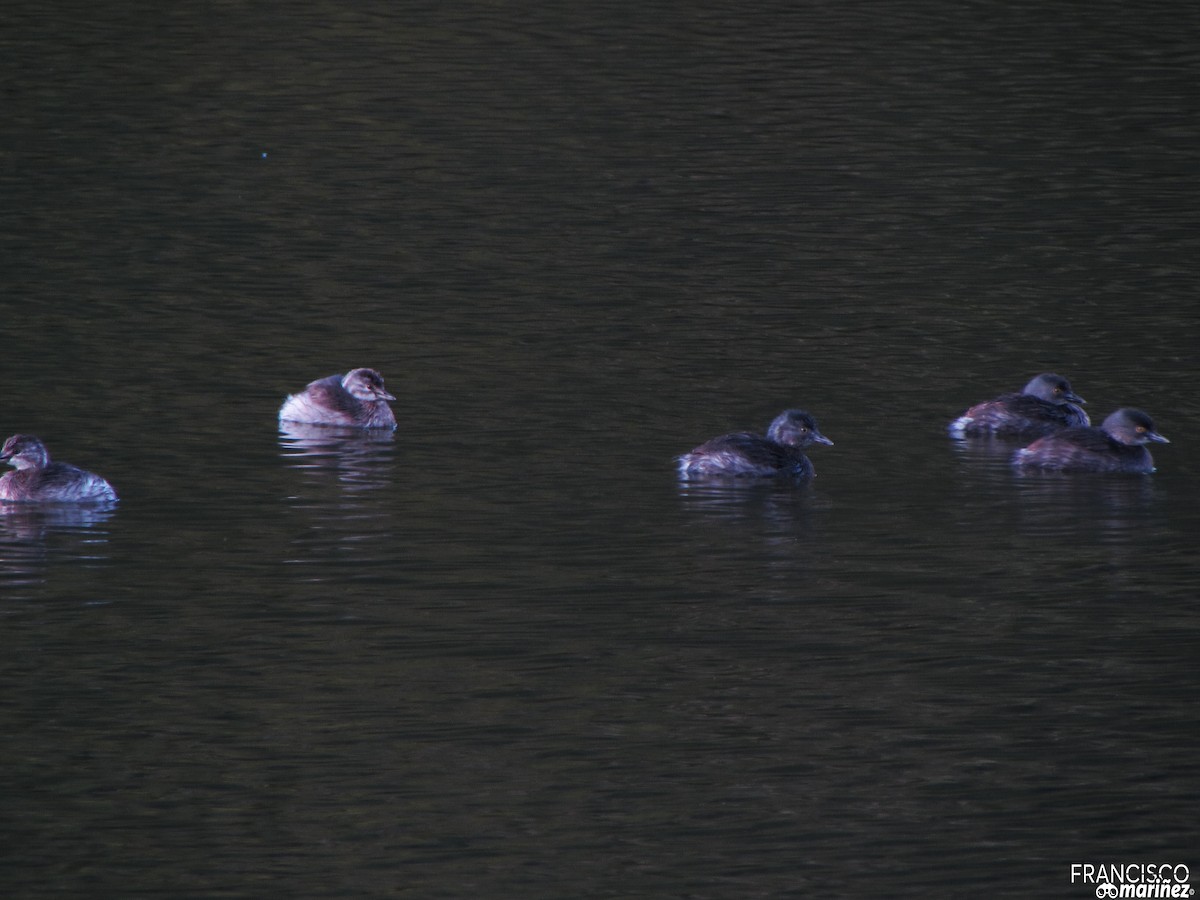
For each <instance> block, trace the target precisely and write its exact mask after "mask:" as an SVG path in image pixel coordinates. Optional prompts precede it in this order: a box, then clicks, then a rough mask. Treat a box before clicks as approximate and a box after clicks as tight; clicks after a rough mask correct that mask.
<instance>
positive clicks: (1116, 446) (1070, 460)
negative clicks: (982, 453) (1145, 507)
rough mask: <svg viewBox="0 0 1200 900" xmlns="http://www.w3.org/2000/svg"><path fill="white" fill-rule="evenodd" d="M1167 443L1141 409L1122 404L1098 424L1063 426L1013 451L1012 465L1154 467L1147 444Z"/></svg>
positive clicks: (1136, 469) (1147, 469) (1091, 468)
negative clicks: (1093, 425) (1090, 425)
mask: <svg viewBox="0 0 1200 900" xmlns="http://www.w3.org/2000/svg"><path fill="white" fill-rule="evenodd" d="M1152 441H1153V442H1156V443H1160V444H1169V443H1170V441H1168V440H1167V439H1166V438H1165V437H1163V436H1162V435H1161V434H1159V433H1158V432H1157V431H1155V430H1154V422H1153V421H1152V420H1151V418H1150V417H1149V416H1148V415H1146V414H1145V413H1144V412H1142V411H1141V410H1140V409H1132V408H1130V407H1125V408H1124V409H1118V410H1117V411H1116V412H1114V413H1112V414H1111V415H1110V416H1109V417H1108V418H1106V419H1105V420H1104V421H1103V422H1102V423H1101V424H1100V427H1099V428H1066V429H1063V430H1062V431H1057V432H1055V433H1054V434H1050V435H1047V436H1046V437H1043V438H1039V439H1038V440H1036V441H1034V442H1033V443H1032V444H1030V445H1029V446H1028V447H1026V448H1024V449H1023V450H1018V451H1017V452H1016V453H1015V454H1014V455H1013V459H1012V461H1013V465H1015V466H1028V467H1031V468H1038V469H1065V470H1072V471H1078V472H1131V473H1135V474H1143V475H1144V474H1148V473H1150V472H1153V471H1154V459H1153V458H1152V457H1151V456H1150V451H1149V450H1147V449H1146V444H1148V443H1150V442H1152Z"/></svg>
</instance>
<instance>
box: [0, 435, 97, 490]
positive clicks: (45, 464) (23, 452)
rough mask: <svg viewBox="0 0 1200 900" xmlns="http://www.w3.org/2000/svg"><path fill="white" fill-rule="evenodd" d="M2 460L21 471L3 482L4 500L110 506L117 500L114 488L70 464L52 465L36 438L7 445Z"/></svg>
mask: <svg viewBox="0 0 1200 900" xmlns="http://www.w3.org/2000/svg"><path fill="white" fill-rule="evenodd" d="M0 460H2V461H4V462H7V463H8V464H9V465H10V466H12V467H13V468H14V469H16V470H17V471H15V472H9V473H7V474H6V475H4V477H2V478H0V500H7V501H10V502H14V503H106V502H111V501H114V500H116V499H117V492H116V491H114V490H113V487H112V485H111V484H109V483H108V482H107V481H105V480H104V479H103V478H101V477H100V476H99V475H96V474H94V473H92V472H85V471H84V470H83V469H80V468H76V467H75V466H72V465H69V464H68V463H61V462H51V461H50V454H49V453H47V452H46V447H45V445H44V444H43V443H42V442H41V441H40V440H39V439H38V438H36V437H34V436H33V435H32V434H14V435H13V436H12V437H10V438H9V439H8V440H7V441H5V442H4V449H3V450H0Z"/></svg>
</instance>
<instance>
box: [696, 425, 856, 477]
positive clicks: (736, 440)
mask: <svg viewBox="0 0 1200 900" xmlns="http://www.w3.org/2000/svg"><path fill="white" fill-rule="evenodd" d="M812 444H828V445H830V446H832V445H833V441H831V440H830V439H829V438H827V437H825V435H823V434H821V432H820V431H819V430H818V429H817V423H816V420H815V419H813V417H812V416H810V415H809V414H808V413H806V412H804V410H801V409H789V410H785V411H784V412H781V413H780V414H779V415H778V416H776V417H775V421H773V422H772V423H771V427H770V428H768V429H767V434H766V437H764V436H762V435H761V434H752V433H750V432H748V431H739V432H734V433H733V434H723V435H721V436H720V437H715V438H713V439H712V440H709V441H705V442H704V443H703V444H701V445H700V446H699V447H697V448H696V449H695V450H693V451H692V452H691V453H685V454H684V455H683V456H681V457H679V475H680V477H681V478H684V479H690V478H704V477H706V476H710V475H737V476H743V475H749V476H758V477H764V476H773V475H789V476H792V477H795V478H807V477H810V476H812V475H813V464H812V463H811V462H810V461H809V459H808V457H807V456H805V455H804V454H803V453H802V452H801V451H802V450H803V448H805V447H808V446H811V445H812Z"/></svg>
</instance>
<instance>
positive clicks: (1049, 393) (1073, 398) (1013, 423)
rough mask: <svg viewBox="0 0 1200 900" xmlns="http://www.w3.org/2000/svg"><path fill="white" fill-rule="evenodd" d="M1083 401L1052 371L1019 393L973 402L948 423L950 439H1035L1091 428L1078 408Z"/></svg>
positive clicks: (1089, 421)
mask: <svg viewBox="0 0 1200 900" xmlns="http://www.w3.org/2000/svg"><path fill="white" fill-rule="evenodd" d="M1085 402H1086V401H1085V400H1084V399H1083V398H1082V397H1080V396H1079V395H1078V394H1076V393H1075V392H1074V391H1073V390H1071V382H1069V381H1067V379H1065V378H1063V377H1062V376H1061V375H1055V374H1054V373H1053V372H1043V373H1042V374H1041V375H1038V376H1037V377H1035V378H1033V379H1032V380H1031V381H1030V382H1029V384H1027V385H1025V387H1024V388H1023V389H1022V390H1021V392H1020V393H1019V394H1001V395H1000V396H999V397H997V398H996V399H994V400H984V401H983V402H982V403H976V404H975V405H974V406H972V407H971V408H970V409H968V410H967V411H966V412H965V413H963V414H962V415H961V416H959V417H958V418H957V419H955V420H954V421H953V422H951V423H950V435H951V437H956V438H960V437H964V436H967V435H984V434H995V435H1001V436H1007V437H1027V438H1035V437H1042V436H1043V435H1047V434H1053V433H1054V432H1056V431H1059V430H1061V429H1063V428H1078V427H1086V426H1088V425H1091V424H1092V423H1091V420H1090V419H1088V415H1087V413H1086V412H1084V411H1083V410H1082V409H1081V408H1080V405H1081V404H1083V403H1085Z"/></svg>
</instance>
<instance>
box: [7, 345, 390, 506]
mask: <svg viewBox="0 0 1200 900" xmlns="http://www.w3.org/2000/svg"><path fill="white" fill-rule="evenodd" d="M395 399H396V398H395V397H393V396H392V395H391V394H389V393H388V392H387V389H386V388H384V386H383V376H381V375H380V374H379V373H378V372H376V371H375V370H374V369H353V370H352V371H350V372H347V373H346V374H345V375H330V376H329V377H328V378H320V379H318V380H317V381H314V382H312V383H311V384H309V385H308V387H306V388H305V389H304V390H303V391H301V392H300V393H298V394H292V395H290V396H289V397H288V398H287V399H286V400H285V401H284V402H283V406H282V407H281V408H280V410H279V420H280V421H281V422H302V423H305V424H310V425H341V426H349V427H355V428H388V429H393V428H395V427H396V417H395V415H393V414H392V408H391V407H390V406H388V401H389V400H395ZM0 461H3V462H7V463H8V464H9V465H10V466H12V467H13V468H15V469H16V471H15V472H9V473H8V474H6V475H5V476H4V477H3V478H0V501H9V502H17V503H22V502H23V503H112V502H114V501H116V499H117V492H116V491H115V490H113V486H112V485H111V484H109V483H108V482H107V481H105V480H104V479H103V478H101V477H100V476H99V475H96V474H94V473H93V472H87V471H84V470H83V469H80V468H77V467H76V466H72V465H70V464H69V463H62V462H51V460H50V454H49V453H47V452H46V447H45V445H44V444H42V442H41V441H40V440H39V439H38V438H36V437H34V436H33V435H31V434H14V435H13V436H12V437H10V438H9V439H8V440H7V441H5V442H4V449H3V450H0Z"/></svg>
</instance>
